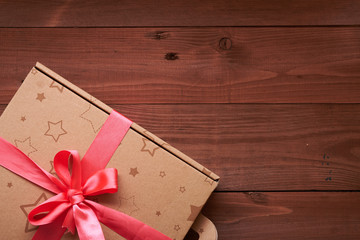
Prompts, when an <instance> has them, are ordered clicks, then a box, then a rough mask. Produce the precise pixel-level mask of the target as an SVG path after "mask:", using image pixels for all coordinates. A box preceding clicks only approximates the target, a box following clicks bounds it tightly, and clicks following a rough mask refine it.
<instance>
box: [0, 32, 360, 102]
mask: <svg viewBox="0 0 360 240" xmlns="http://www.w3.org/2000/svg"><path fill="white" fill-rule="evenodd" d="M224 38H228V40H225V42H224V40H222V39H224ZM224 48H225V49H224ZM36 61H40V62H41V63H43V64H45V65H46V66H48V67H50V68H51V69H53V70H54V71H56V72H58V73H60V74H61V75H63V76H64V77H65V78H67V79H69V80H70V81H72V82H73V83H74V84H76V85H78V86H79V87H80V88H83V89H84V90H86V91H88V92H89V93H90V94H92V95H94V96H95V97H97V98H99V99H101V100H103V101H104V102H106V103H109V104H110V103H111V104H119V103H129V104H130V103H254V102H264V103H323V102H324V103H353V102H355V103H357V102H360V81H359V78H360V68H359V66H360V29H359V28H358V27H338V28H130V29H129V28H120V29H119V28H105V29H104V28H90V29H89V28H80V29H77V28H30V29H24V28H16V29H9V28H3V29H0V79H1V88H0V103H2V104H6V103H7V102H8V101H9V100H10V98H11V96H12V95H13V94H14V93H15V91H16V89H17V88H18V86H19V85H20V83H21V80H22V79H24V77H25V76H26V74H27V73H28V72H29V70H30V67H31V66H33V65H34V64H35V62H36Z"/></svg>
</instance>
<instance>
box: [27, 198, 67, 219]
mask: <svg viewBox="0 0 360 240" xmlns="http://www.w3.org/2000/svg"><path fill="white" fill-rule="evenodd" d="M70 207H71V203H70V202H69V201H67V199H66V196H65V193H59V194H57V195H55V196H54V197H52V198H49V199H48V200H47V201H45V202H43V203H42V204H40V205H39V206H37V207H36V208H34V209H33V210H32V211H31V212H30V213H29V216H28V219H29V222H30V223H31V224H32V225H46V224H49V223H51V222H54V221H55V219H57V218H58V217H59V216H60V215H61V214H63V213H64V212H65V211H67V210H68V209H69V208H70Z"/></svg>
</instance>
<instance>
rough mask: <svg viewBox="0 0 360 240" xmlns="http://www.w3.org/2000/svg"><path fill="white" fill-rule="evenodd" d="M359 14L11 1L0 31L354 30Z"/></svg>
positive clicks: (277, 0)
mask: <svg viewBox="0 0 360 240" xmlns="http://www.w3.org/2000/svg"><path fill="white" fill-rule="evenodd" d="M359 12H360V4H359V1H356V0H347V1H341V0H242V1H237V0H225V1H224V0H223V1H220V0H198V1H191V0H183V1H166V0H157V1H148V0H142V1H131V0H125V1H116V0H106V1H102V0H88V1H35V0H12V1H5V2H4V1H2V2H1V3H0V26H1V27H59V26H61V27H63V26H71V27H72V26H75V27H79V26H82V27H89V26H92V27H93V26H96V27H103V26H107V27H108V26H113V27H114V26H116V27H124V26H125V27H129V26H275V25H277V26H284V25H312V26H314V25H315V26H316V25H359V23H360V16H359Z"/></svg>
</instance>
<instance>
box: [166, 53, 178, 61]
mask: <svg viewBox="0 0 360 240" xmlns="http://www.w3.org/2000/svg"><path fill="white" fill-rule="evenodd" d="M178 58H179V56H178V55H177V53H173V52H170V53H167V54H166V55H165V59H166V60H176V59H178Z"/></svg>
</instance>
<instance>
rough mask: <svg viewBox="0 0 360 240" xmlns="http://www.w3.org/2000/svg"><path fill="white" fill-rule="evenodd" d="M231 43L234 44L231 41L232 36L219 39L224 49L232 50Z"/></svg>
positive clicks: (221, 47)
mask: <svg viewBox="0 0 360 240" xmlns="http://www.w3.org/2000/svg"><path fill="white" fill-rule="evenodd" d="M231 45H232V43H231V39H230V38H227V37H224V38H222V39H220V41H219V47H220V49H222V50H230V49H231Z"/></svg>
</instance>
